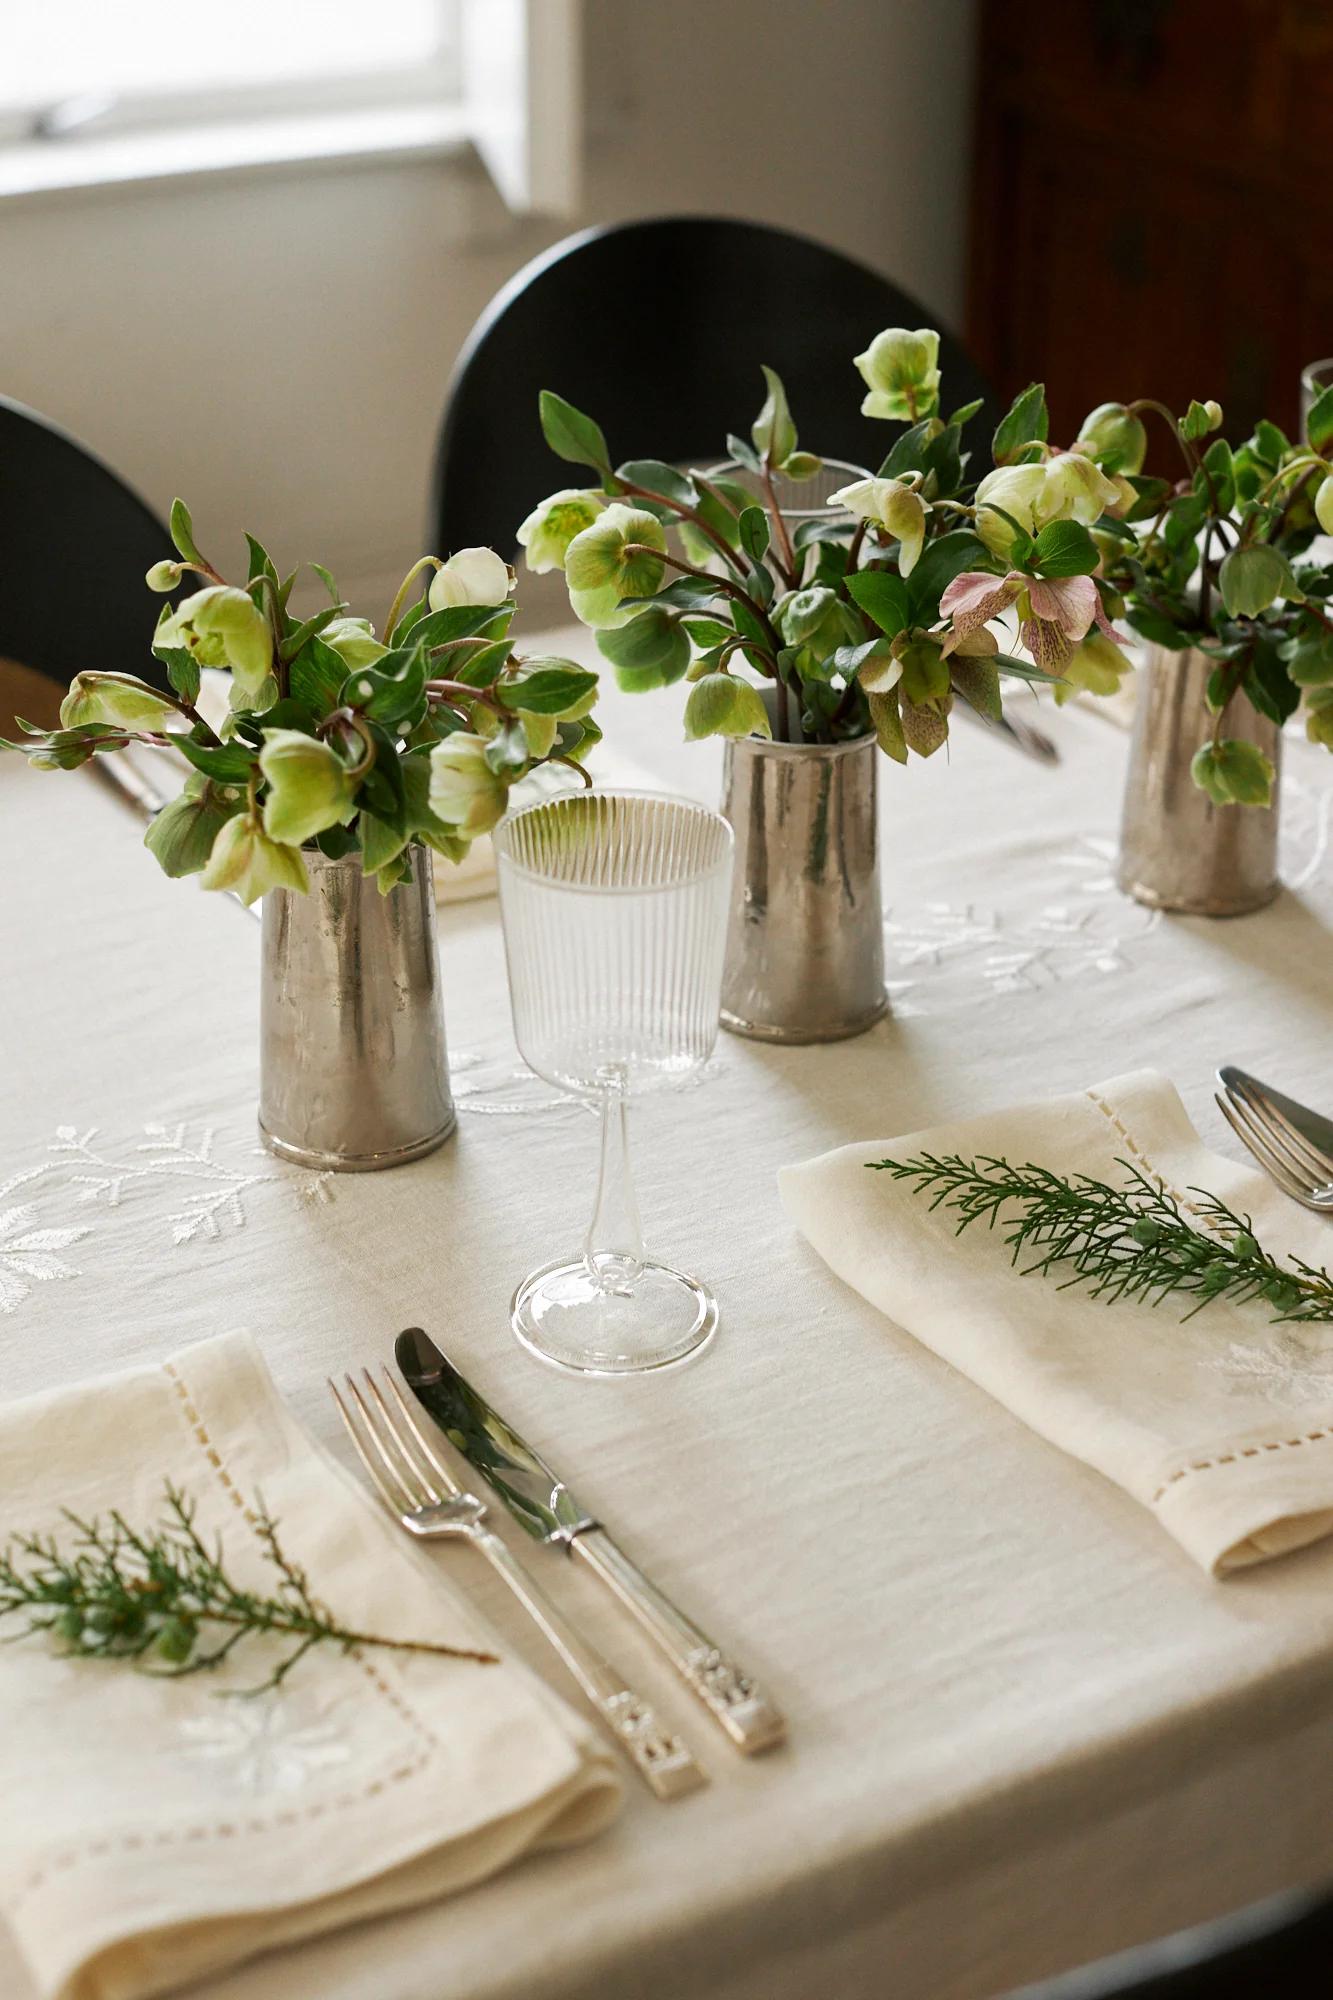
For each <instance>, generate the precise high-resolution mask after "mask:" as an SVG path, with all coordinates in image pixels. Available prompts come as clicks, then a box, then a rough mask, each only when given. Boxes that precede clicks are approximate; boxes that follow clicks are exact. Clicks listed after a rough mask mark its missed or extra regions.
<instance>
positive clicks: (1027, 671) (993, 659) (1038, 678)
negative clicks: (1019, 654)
mask: <svg viewBox="0 0 1333 2000" xmlns="http://www.w3.org/2000/svg"><path fill="white" fill-rule="evenodd" d="M986 657H987V659H988V660H989V662H990V664H991V666H993V667H994V669H995V671H996V673H997V674H1004V675H1006V676H1007V678H1008V679H1009V680H1012V681H1030V682H1031V683H1032V684H1033V686H1034V687H1036V686H1040V687H1061V686H1063V684H1064V675H1063V674H1048V673H1047V671H1046V669H1045V667H1038V666H1034V665H1033V663H1032V661H1031V660H1020V659H1017V658H1015V656H1014V655H1013V654H1012V653H989V654H987V656H986Z"/></svg>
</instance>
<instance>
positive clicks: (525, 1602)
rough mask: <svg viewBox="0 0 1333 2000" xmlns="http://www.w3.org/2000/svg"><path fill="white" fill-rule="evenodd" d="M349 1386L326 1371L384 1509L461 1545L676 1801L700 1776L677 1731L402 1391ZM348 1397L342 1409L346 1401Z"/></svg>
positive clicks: (421, 1531)
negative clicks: (560, 1595)
mask: <svg viewBox="0 0 1333 2000" xmlns="http://www.w3.org/2000/svg"><path fill="white" fill-rule="evenodd" d="M361 1374H362V1381H363V1384H364V1393H363V1390H362V1388H360V1387H358V1385H357V1384H356V1382H354V1381H353V1379H352V1377H351V1376H350V1375H345V1376H344V1377H343V1382H344V1385H345V1390H346V1395H347V1398H348V1400H347V1401H344V1398H343V1394H342V1392H340V1391H339V1389H338V1386H337V1384H336V1383H335V1382H334V1380H333V1378H332V1376H330V1377H328V1384H329V1388H330V1390H331V1391H332V1392H333V1400H334V1402H335V1403H336V1404H337V1405H338V1413H339V1415H340V1416H341V1418H342V1420H343V1422H344V1424H345V1425H346V1426H347V1434H348V1436H349V1437H350V1438H351V1440H352V1444H353V1447H354V1449H355V1451H356V1455H357V1457H358V1458H359V1459H360V1460H361V1463H362V1465H364V1466H365V1468H366V1471H367V1472H368V1473H369V1474H370V1477H371V1481H372V1483H373V1484H374V1486H375V1487H376V1488H377V1490H378V1492H379V1494H380V1497H381V1498H382V1499H383V1501H384V1504H385V1506H386V1507H387V1508H388V1509H389V1511H390V1513H391V1514H393V1515H394V1516H395V1518H396V1519H397V1520H398V1521H399V1522H400V1523H401V1525H402V1526H403V1527H404V1528H406V1529H407V1531H408V1533H409V1534H412V1535H417V1536H419V1537H421V1538H422V1539H423V1540H426V1541H433V1540H436V1539H439V1540H447V1541H463V1542H467V1543H469V1544H470V1545H471V1546H472V1547H473V1548H475V1549H477V1550H478V1551H479V1553H480V1554H482V1555H483V1556H485V1558H486V1560H487V1561H488V1562H489V1563H490V1564H491V1566H492V1568H493V1569H495V1570H497V1571H498V1572H499V1574H500V1575H501V1576H502V1577H503V1578H504V1580H505V1582H506V1583H507V1584H508V1585H509V1588H510V1589H511V1590H512V1591H513V1593H514V1595H515V1597H517V1599H518V1601H519V1603H520V1604H521V1605H522V1606H523V1608H524V1610H525V1611H526V1612H527V1613H528V1616H529V1617H530V1618H531V1619H532V1621H533V1623H534V1624H535V1625H536V1626H537V1628H538V1629H539V1631H540V1632H541V1633H542V1635H543V1637H544V1638H546V1639H547V1640H548V1641H549V1643H550V1644H551V1645H552V1646H553V1647H554V1648H555V1650H556V1652H557V1653H558V1654H559V1655H560V1658H561V1659H562V1660H563V1661H564V1663H565V1665H566V1666H567V1667H568V1669H569V1671H570V1673H571V1674H572V1675H573V1676H574V1678H575V1680H576V1681H577V1682H578V1684H579V1686H580V1687H581V1688H582V1689H583V1692H584V1693H585V1694H586V1695H587V1697H588V1700H589V1701H590V1702H591V1703H592V1705H593V1707H594V1708H595V1709H596V1710H597V1712H598V1714H599V1715H600V1716H601V1718H602V1720H603V1722H604V1723H605V1724H606V1726H607V1728H608V1729H609V1730H610V1732H611V1734H612V1736H613V1737H614V1738H615V1740H616V1742H617V1744H618V1745H619V1747H620V1749H621V1750H622V1751H623V1752H624V1754H625V1756H626V1757H628V1759H629V1761H630V1762H631V1763H632V1764H633V1766H634V1768H635V1770H636V1771H637V1772H638V1773H639V1776H640V1777H641V1778H642V1779H643V1781H644V1783H645V1784H646V1785H647V1786H648V1788H649V1790H650V1791H652V1792H655V1793H656V1794H657V1796H658V1798H659V1799H675V1798H681V1797H683V1796H684V1794H685V1793H686V1792H692V1791H694V1790H695V1788H696V1787H697V1786H699V1785H704V1784H707V1782H708V1779H707V1776H706V1775H705V1773H704V1772H703V1771H702V1770H701V1769H700V1767H699V1765H698V1764H697V1763H696V1762H695V1760H694V1758H693V1756H692V1755H691V1753H690V1750H689V1748H688V1746H687V1745H686V1744H685V1743H683V1742H682V1741H681V1739H680V1738H679V1737H678V1736H675V1735H673V1734H672V1733H671V1731H670V1730H668V1729H665V1728H664V1727H663V1726H662V1724H661V1723H660V1722H659V1721H658V1720H657V1717H656V1716H655V1715H654V1714H653V1711H652V1709H651V1708H650V1707H649V1706H648V1704H647V1702H646V1701H644V1700H642V1699H641V1698H640V1696H638V1695H637V1694H635V1693H634V1691H633V1689H632V1688H631V1687H629V1686H628V1685H627V1683H626V1681H625V1679H624V1676H623V1675H622V1674H621V1673H620V1672H619V1670H618V1669H617V1668H615V1667H613V1666H611V1665H610V1664H609V1662H608V1661H606V1660H604V1659H603V1658H602V1656H601V1654H600V1653H598V1652H597V1651H596V1649H595V1648H594V1647H592V1646H590V1645H589V1644H588V1643H587V1641H586V1640H584V1639H582V1638H581V1637H580V1636H579V1634H578V1633H577V1632H576V1631H575V1629H574V1627H573V1626H572V1625H571V1624H570V1622H569V1620H568V1619H567V1618H566V1617H565V1615H564V1613H563V1612H562V1611H560V1610H558V1609H557V1607H556V1606H555V1605H554V1604H553V1603H552V1602H551V1600H550V1598H549V1597H547V1595H546V1593H545V1591H544V1590H542V1589H540V1588H539V1587H538V1585H537V1584H535V1583H534V1582H533V1581H532V1579H531V1577H530V1576H529V1575H528V1573H527V1571H526V1570H525V1569H524V1567H523V1565H522V1563H520V1561H519V1560H518V1557H517V1556H516V1555H514V1554H513V1552H512V1551H511V1549H510V1548H509V1545H508V1543H507V1542H504V1541H502V1540H501V1539H500V1537H499V1535H497V1534H496V1533H495V1531H494V1529H493V1528H491V1527H490V1526H489V1525H488V1522H487V1512H486V1505H485V1502H484V1501H482V1500H479V1499H478V1498H477V1496H476V1495H475V1493H468V1492H465V1491H464V1489H463V1488H462V1487H461V1486H460V1485H459V1483H458V1481H457V1480H456V1479H455V1478H454V1476H453V1474H452V1473H451V1472H450V1471H449V1468H448V1467H447V1466H446V1465H445V1464H444V1462H443V1460H442V1459H441V1458H440V1457H439V1455H438V1453H437V1452H436V1451H435V1449H434V1448H433V1446H432V1445H431V1444H430V1442H429V1441H428V1440H427V1438H426V1437H425V1436H424V1435H423V1433H422V1431H421V1430H420V1429H419V1427H418V1425H417V1422H416V1419H415V1418H414V1417H413V1415H412V1412H411V1410H410V1409H409V1408H408V1405H407V1402H406V1400H405V1399H404V1397H403V1393H402V1391H401V1390H400V1389H399V1387H398V1384H397V1383H396V1382H395V1380H394V1378H393V1376H392V1375H391V1374H390V1372H389V1370H388V1369H387V1368H385V1369H384V1370H383V1375H384V1382H385V1386H386V1387H387V1389H388V1390H389V1393H390V1395H391V1397H392V1399H393V1407H390V1404H389V1403H388V1402H386V1401H385V1398H384V1396H383V1394H382V1393H381V1391H380V1387H379V1384H378V1383H377V1382H376V1380H375V1378H374V1376H373V1375H372V1374H371V1372H370V1370H369V1369H368V1368H363V1369H362V1371H361ZM349 1403H350V1405H351V1407H349Z"/></svg>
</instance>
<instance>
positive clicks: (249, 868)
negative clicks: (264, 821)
mask: <svg viewBox="0 0 1333 2000" xmlns="http://www.w3.org/2000/svg"><path fill="white" fill-rule="evenodd" d="M199 886H200V888H202V889H230V890H231V891H232V892H233V894H235V895H237V896H239V897H240V899H241V901H242V902H243V903H246V904H249V903H253V902H255V901H256V900H257V899H258V898H259V897H260V896H266V895H267V894H268V892H269V890H270V889H299V890H301V891H302V892H303V893H304V891H306V890H307V889H309V887H310V878H309V876H308V875H307V874H306V872H305V862H304V861H303V860H302V859H301V850H300V848H299V847H286V846H284V845H283V844H282V842H281V841H277V840H270V839H269V837H268V835H267V834H266V833H265V831H264V829H263V827H262V826H261V825H260V823H259V821H258V820H257V819H252V818H251V817H250V815H249V814H248V813H238V814H237V816H236V818H235V819H229V820H228V821H227V824H226V825H225V826H224V827H223V829H222V831H221V833H219V835H218V837H217V839H216V840H215V841H214V842H213V850H212V852H211V854H210V855H209V857H208V866H207V868H205V870H204V872H203V874H202V875H201V876H200V877H199Z"/></svg>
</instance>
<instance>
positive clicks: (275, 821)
mask: <svg viewBox="0 0 1333 2000" xmlns="http://www.w3.org/2000/svg"><path fill="white" fill-rule="evenodd" d="M259 768H260V770H261V771H262V772H263V774H264V779H265V782H266V783H267V785H268V787H269V793H268V797H267V798H266V799H265V800H264V831H265V833H266V834H267V835H268V837H269V839H270V840H278V841H284V842H286V843H287V845H288V846H291V847H300V846H301V845H302V843H303V842H305V841H307V840H313V839H314V837H315V835H316V834H317V833H323V832H324V831H325V829H326V828H327V827H330V826H346V824H347V822H348V820H349V819H351V817H352V815H353V813H354V812H355V811H356V791H355V787H354V786H353V785H352V784H351V782H350V780H349V778H348V773H347V766H346V765H345V764H344V763H343V760H342V758H341V757H340V756H339V755H338V753H337V751H336V750H331V749H330V748H329V745H328V744H327V743H321V742H320V741H319V739H318V738H317V737H314V736H307V735H305V733H304V732H303V731H302V730H299V729H270V730H268V731H267V732H266V733H265V736H264V747H263V749H262V750H261V751H260V753H259Z"/></svg>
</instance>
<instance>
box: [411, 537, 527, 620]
mask: <svg viewBox="0 0 1333 2000" xmlns="http://www.w3.org/2000/svg"><path fill="white" fill-rule="evenodd" d="M513 587H514V583H513V577H512V575H511V573H510V569H509V565H508V563H507V562H505V561H504V560H503V558H502V557H500V556H497V555H496V553H495V550H494V549H459V550H458V552H457V554H456V555H452V556H450V558H449V560H448V562H447V563H445V564H444V565H443V567H442V568H440V569H437V570H436V572H435V575H434V576H433V577H432V579H431V586H430V590H429V591H428V593H427V597H428V600H429V603H430V608H431V610H432V611H444V610H446V609H447V608H448V607H449V606H451V605H455V604H483V605H484V604H504V603H506V602H507V600H508V597H509V593H510V591H511V590H512V589H513Z"/></svg>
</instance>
